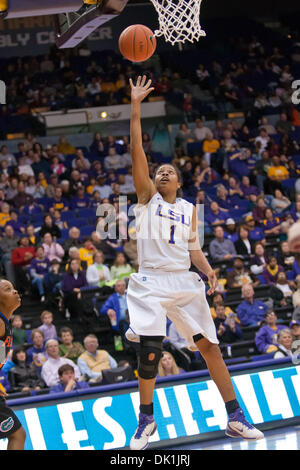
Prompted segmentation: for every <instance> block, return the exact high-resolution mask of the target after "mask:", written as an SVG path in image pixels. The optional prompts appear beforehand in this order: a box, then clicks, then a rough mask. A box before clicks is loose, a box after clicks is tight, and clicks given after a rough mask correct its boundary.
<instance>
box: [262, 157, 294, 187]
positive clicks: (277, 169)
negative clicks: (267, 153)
mask: <svg viewBox="0 0 300 470" xmlns="http://www.w3.org/2000/svg"><path fill="white" fill-rule="evenodd" d="M267 175H268V179H269V181H270V183H269V187H270V188H272V189H273V190H275V189H281V184H280V183H281V181H283V180H286V179H287V178H289V171H288V170H287V168H286V167H285V166H284V165H282V164H281V162H280V158H279V157H277V156H275V157H273V158H272V165H271V166H270V167H269V169H268V174H267Z"/></svg>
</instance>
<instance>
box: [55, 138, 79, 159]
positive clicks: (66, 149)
mask: <svg viewBox="0 0 300 470" xmlns="http://www.w3.org/2000/svg"><path fill="white" fill-rule="evenodd" d="M57 151H58V152H59V153H62V154H63V155H75V154H76V148H75V147H73V145H72V144H70V143H69V142H68V141H67V139H66V137H65V136H63V135H62V136H61V137H60V138H59V141H58V146H57Z"/></svg>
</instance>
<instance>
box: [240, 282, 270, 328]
mask: <svg viewBox="0 0 300 470" xmlns="http://www.w3.org/2000/svg"><path fill="white" fill-rule="evenodd" d="M242 297H243V298H244V300H243V302H241V303H240V305H239V306H238V307H237V309H236V313H237V315H238V318H239V320H240V322H241V325H242V326H256V325H260V324H261V322H262V321H263V319H264V318H265V314H266V311H267V310H268V306H267V305H266V304H265V303H264V302H261V301H260V300H257V299H255V298H254V289H253V287H252V285H251V284H245V285H244V286H243V287H242Z"/></svg>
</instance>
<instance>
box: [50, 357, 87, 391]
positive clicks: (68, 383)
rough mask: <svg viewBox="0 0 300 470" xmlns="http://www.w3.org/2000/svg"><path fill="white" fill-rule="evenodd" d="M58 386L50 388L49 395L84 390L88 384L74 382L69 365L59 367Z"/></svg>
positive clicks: (72, 369) (72, 372) (72, 370)
mask: <svg viewBox="0 0 300 470" xmlns="http://www.w3.org/2000/svg"><path fill="white" fill-rule="evenodd" d="M57 373H58V377H59V384H58V385H53V386H52V387H51V388H50V393H62V392H72V391H73V390H84V389H86V388H89V384H88V383H86V382H84V381H79V380H76V378H75V370H74V367H73V366H71V364H64V365H63V366H60V368H59V369H58V371H57Z"/></svg>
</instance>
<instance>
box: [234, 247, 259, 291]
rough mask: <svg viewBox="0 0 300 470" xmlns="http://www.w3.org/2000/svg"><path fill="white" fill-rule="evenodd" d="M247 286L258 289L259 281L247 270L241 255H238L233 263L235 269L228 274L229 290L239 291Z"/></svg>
mask: <svg viewBox="0 0 300 470" xmlns="http://www.w3.org/2000/svg"><path fill="white" fill-rule="evenodd" d="M245 284H252V285H253V287H256V286H257V285H258V284H259V280H258V279H257V278H256V276H254V274H252V273H251V272H250V271H249V269H247V268H245V262H244V259H243V257H242V256H241V255H238V256H237V257H236V258H235V259H234V261H233V269H232V270H231V271H230V272H229V273H228V274H227V286H226V287H227V288H228V289H238V288H241V287H243V286H244V285H245Z"/></svg>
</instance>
